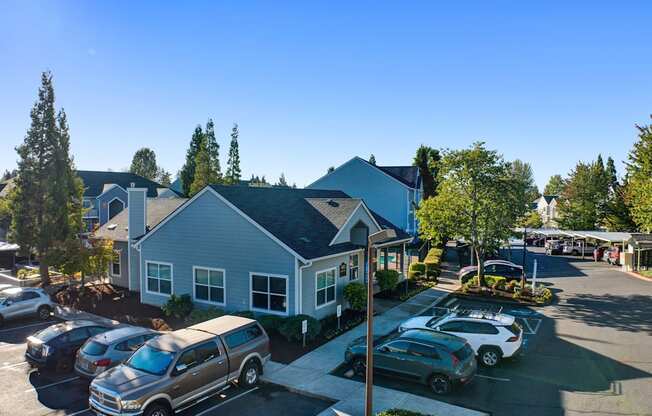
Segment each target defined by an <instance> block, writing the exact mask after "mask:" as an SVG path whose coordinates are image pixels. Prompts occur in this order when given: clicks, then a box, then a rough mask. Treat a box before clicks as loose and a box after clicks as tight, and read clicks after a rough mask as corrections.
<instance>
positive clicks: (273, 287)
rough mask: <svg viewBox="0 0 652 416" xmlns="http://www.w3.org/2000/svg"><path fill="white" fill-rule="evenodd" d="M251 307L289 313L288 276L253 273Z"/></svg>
mask: <svg viewBox="0 0 652 416" xmlns="http://www.w3.org/2000/svg"><path fill="white" fill-rule="evenodd" d="M251 308H252V309H259V310H264V311H271V312H279V313H287V311H288V309H287V308H288V307H287V277H284V276H274V275H264V274H252V275H251Z"/></svg>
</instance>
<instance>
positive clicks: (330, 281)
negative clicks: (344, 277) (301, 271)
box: [315, 269, 336, 307]
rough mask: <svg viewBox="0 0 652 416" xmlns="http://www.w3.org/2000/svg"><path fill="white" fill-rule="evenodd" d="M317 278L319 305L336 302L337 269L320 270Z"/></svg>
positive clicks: (316, 275)
mask: <svg viewBox="0 0 652 416" xmlns="http://www.w3.org/2000/svg"><path fill="white" fill-rule="evenodd" d="M315 278H316V279H317V287H316V291H317V294H316V300H317V307H320V306H325V305H328V304H329V303H333V302H335V283H336V280H335V269H330V270H325V271H323V272H318V273H316V274H315Z"/></svg>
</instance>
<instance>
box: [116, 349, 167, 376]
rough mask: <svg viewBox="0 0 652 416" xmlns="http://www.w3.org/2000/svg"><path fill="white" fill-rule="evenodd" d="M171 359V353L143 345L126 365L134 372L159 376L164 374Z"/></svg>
mask: <svg viewBox="0 0 652 416" xmlns="http://www.w3.org/2000/svg"><path fill="white" fill-rule="evenodd" d="M173 359H174V354H173V353H171V352H169V351H163V350H159V349H156V348H154V347H150V346H149V345H145V346H143V347H141V348H140V349H139V350H138V351H136V352H135V353H134V355H132V356H131V358H130V359H129V361H127V365H128V366H129V367H131V368H134V369H136V370H140V371H144V372H146V373H149V374H155V375H157V376H160V375H163V374H165V372H166V371H167V370H168V367H169V366H170V363H171V362H172V360H173Z"/></svg>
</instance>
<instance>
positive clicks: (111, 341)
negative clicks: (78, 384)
mask: <svg viewBox="0 0 652 416" xmlns="http://www.w3.org/2000/svg"><path fill="white" fill-rule="evenodd" d="M159 335H160V333H159V332H156V331H154V330H152V329H148V328H143V327H139V326H125V327H122V328H118V329H114V330H111V331H107V332H103V333H101V334H98V335H95V336H94V337H91V338H89V339H88V340H87V341H86V342H85V343H84V345H82V347H81V348H80V349H79V352H78V353H77V359H76V360H75V373H77V374H78V375H80V376H82V377H84V378H93V377H95V376H97V375H98V374H100V373H102V372H104V371H106V370H108V369H109V368H112V367H115V366H117V365H118V364H122V363H123V362H125V361H126V360H127V359H128V358H129V357H131V355H132V354H133V353H134V352H135V351H136V350H138V348H140V347H141V346H142V345H143V344H144V343H145V342H147V341H149V340H150V339H152V338H154V337H157V336H159Z"/></svg>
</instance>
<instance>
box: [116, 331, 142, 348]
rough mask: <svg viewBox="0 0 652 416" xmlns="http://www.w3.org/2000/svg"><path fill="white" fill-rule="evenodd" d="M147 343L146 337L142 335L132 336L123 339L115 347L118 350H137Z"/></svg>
mask: <svg viewBox="0 0 652 416" xmlns="http://www.w3.org/2000/svg"><path fill="white" fill-rule="evenodd" d="M144 343H145V339H144V338H143V336H142V335H140V336H137V337H133V338H130V339H128V340H126V341H122V342H121V343H119V344H118V345H116V346H115V349H116V350H118V351H136V350H137V349H138V348H140V347H141V345H143V344H144Z"/></svg>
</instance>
